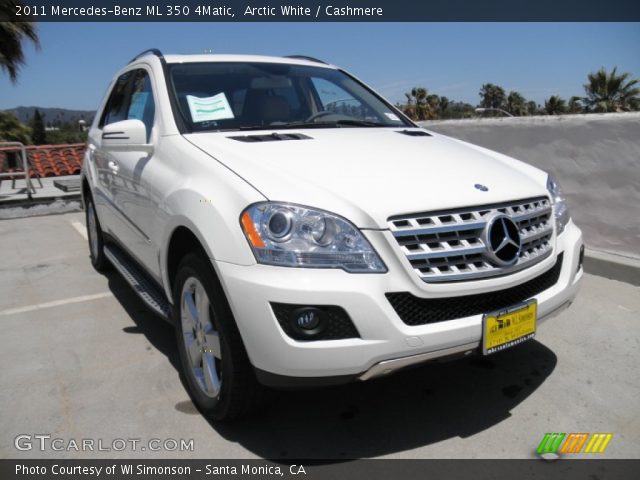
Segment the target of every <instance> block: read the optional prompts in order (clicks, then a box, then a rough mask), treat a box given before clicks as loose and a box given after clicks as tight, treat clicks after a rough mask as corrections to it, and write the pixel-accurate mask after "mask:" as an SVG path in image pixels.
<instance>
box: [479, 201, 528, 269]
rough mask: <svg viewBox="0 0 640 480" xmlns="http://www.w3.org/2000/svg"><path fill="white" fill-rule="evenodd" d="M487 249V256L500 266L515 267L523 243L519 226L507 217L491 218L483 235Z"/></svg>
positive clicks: (500, 215)
mask: <svg viewBox="0 0 640 480" xmlns="http://www.w3.org/2000/svg"><path fill="white" fill-rule="evenodd" d="M482 236H483V240H484V244H485V245H486V247H487V250H486V253H485V255H486V256H487V257H488V258H489V260H490V261H492V262H493V263H495V264H496V265H498V266H508V265H513V264H515V263H516V262H517V261H518V257H519V256H520V250H521V249H522V243H521V240H520V232H519V231H518V226H517V225H516V224H515V222H514V221H513V220H511V218H510V217H509V216H507V215H504V214H502V213H498V214H496V215H494V216H493V217H491V218H490V219H489V221H488V222H487V226H486V227H485V229H484V232H483V234H482Z"/></svg>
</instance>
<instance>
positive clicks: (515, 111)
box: [507, 91, 529, 117]
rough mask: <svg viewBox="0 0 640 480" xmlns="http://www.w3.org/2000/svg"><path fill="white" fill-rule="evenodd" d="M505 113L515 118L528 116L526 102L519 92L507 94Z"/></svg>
mask: <svg viewBox="0 0 640 480" xmlns="http://www.w3.org/2000/svg"><path fill="white" fill-rule="evenodd" d="M507 112H509V113H510V114H511V115H514V116H516V117H522V116H525V115H528V114H529V110H528V109H527V101H526V100H525V98H524V97H523V96H522V95H521V94H520V93H519V92H515V91H512V92H509V96H508V97H507Z"/></svg>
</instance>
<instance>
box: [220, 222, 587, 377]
mask: <svg viewBox="0 0 640 480" xmlns="http://www.w3.org/2000/svg"><path fill="white" fill-rule="evenodd" d="M366 235H367V238H368V239H369V241H370V242H371V243H372V244H373V245H374V247H375V248H376V250H377V251H378V252H379V253H380V255H381V256H382V258H383V260H384V261H385V263H386V264H387V266H388V267H389V272H388V273H386V274H349V273H346V272H344V271H342V270H330V269H307V268H284V267H272V266H266V265H253V266H240V265H235V264H230V263H225V262H216V268H217V270H218V273H219V275H220V279H221V280H222V283H223V286H224V288H225V292H226V294H227V298H228V299H229V303H230V305H231V309H232V311H233V313H234V315H235V318H236V322H237V324H238V327H239V330H240V333H241V335H242V338H243V340H244V343H245V346H246V349H247V353H248V355H249V359H250V361H251V363H252V364H253V366H254V367H255V368H256V369H257V370H258V371H259V373H260V375H259V378H260V379H261V380H262V381H263V382H265V383H269V384H278V385H282V384H286V383H287V382H286V381H282V380H283V379H287V378H291V379H292V380H293V379H296V378H297V379H300V383H302V384H313V380H317V381H318V382H317V383H320V384H323V383H341V382H342V381H348V380H350V379H353V378H360V379H362V380H366V379H369V378H373V377H376V376H379V375H383V374H386V373H389V372H391V371H395V370H397V369H398V368H402V367H404V366H407V365H410V364H414V363H418V362H422V361H426V360H430V359H434V358H439V357H444V356H450V355H453V354H460V353H464V352H468V351H473V350H475V349H476V348H477V347H478V346H479V344H480V341H481V331H482V315H473V316H469V317H465V318H457V319H454V320H448V321H443V322H438V323H430V324H426V325H418V326H410V325H407V324H405V323H404V322H403V321H402V320H401V319H400V318H399V317H398V315H397V314H396V311H395V310H394V309H393V307H392V306H391V304H390V303H389V301H388V300H387V298H386V297H385V293H387V292H398V291H405V292H410V293H411V294H413V295H415V296H417V297H422V298H442V297H455V296H464V295H468V294H470V293H473V294H479V293H487V294H489V295H490V294H491V293H490V292H492V291H497V290H502V289H506V288H509V287H512V286H515V285H518V284H521V283H523V282H525V281H528V280H531V279H532V278H535V277H536V276H538V275H540V274H542V273H544V272H545V271H547V270H549V269H550V268H551V267H552V266H553V265H554V263H555V260H556V258H557V255H559V254H560V253H563V259H562V269H561V272H560V276H559V278H558V281H557V283H556V284H555V285H554V286H553V287H551V288H549V289H547V290H545V291H543V292H541V293H540V294H538V295H536V296H535V297H534V298H536V300H537V301H538V316H539V323H540V322H542V321H543V320H545V319H546V318H548V317H549V316H550V315H551V314H553V313H554V312H556V311H558V310H559V309H561V308H563V307H565V306H567V305H568V304H570V302H571V301H572V300H573V298H574V297H575V295H576V293H577V291H578V286H579V282H580V280H581V277H582V269H581V268H578V265H579V257H580V248H581V246H582V233H581V231H580V229H578V228H577V227H576V226H575V225H574V224H573V222H570V223H569V224H568V225H567V226H566V228H565V231H564V232H563V233H562V234H561V235H560V236H558V237H557V239H556V248H555V252H554V254H553V255H552V256H551V257H550V258H549V259H547V260H545V261H543V262H541V263H540V264H538V265H535V266H533V267H531V268H529V269H527V270H525V271H521V272H517V273H515V274H513V275H509V276H506V277H500V278H496V279H486V280H479V281H473V282H464V283H458V284H448V285H430V284H426V283H424V282H422V281H421V280H419V279H418V278H417V276H416V275H412V274H413V272H411V271H408V270H407V269H406V267H405V266H404V265H403V264H402V262H401V258H400V257H399V256H398V255H397V254H396V252H394V251H393V247H392V245H393V244H392V243H391V242H389V239H388V238H387V237H386V235H388V232H382V231H367V232H366ZM271 302H279V303H290V304H299V305H337V306H340V307H342V308H343V309H344V310H345V311H346V312H347V313H348V314H349V316H350V318H351V320H352V321H353V323H354V324H355V326H356V328H357V330H358V332H359V334H360V338H348V339H341V340H318V341H298V340H293V339H292V338H290V337H289V336H287V335H286V334H285V333H284V331H283V330H282V328H281V327H280V325H279V324H278V321H277V319H276V317H275V315H274V313H273V310H272V308H271V305H270V303H271ZM506 306H508V305H505V307H506Z"/></svg>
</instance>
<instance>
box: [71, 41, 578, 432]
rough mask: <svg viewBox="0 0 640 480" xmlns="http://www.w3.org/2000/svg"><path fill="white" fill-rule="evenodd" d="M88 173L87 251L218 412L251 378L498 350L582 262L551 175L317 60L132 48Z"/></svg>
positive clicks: (311, 381) (531, 327) (231, 409)
mask: <svg viewBox="0 0 640 480" xmlns="http://www.w3.org/2000/svg"><path fill="white" fill-rule="evenodd" d="M82 185H83V189H82V192H83V198H84V204H85V207H86V216H87V229H88V236H89V247H90V252H91V261H92V263H93V265H94V266H95V267H96V268H97V269H98V270H102V269H104V268H106V267H108V266H113V267H115V268H116V269H117V270H118V271H119V272H120V273H121V274H122V275H123V276H124V278H125V279H126V280H127V281H128V282H129V283H131V284H132V285H133V286H134V288H135V291H136V292H137V293H138V294H139V295H140V296H141V298H142V299H143V300H144V301H145V302H146V303H147V304H148V305H149V306H150V307H151V308H152V309H153V310H155V311H156V312H157V313H158V314H159V315H160V316H162V317H165V318H166V319H168V320H170V321H171V322H172V323H173V324H174V325H175V328H176V337H177V342H178V346H179V352H180V360H181V364H182V370H183V374H184V377H185V379H186V384H187V385H188V388H189V391H190V392H189V393H190V394H191V397H192V398H193V400H194V402H195V403H196V404H197V405H198V407H199V408H200V409H201V410H203V411H204V412H206V413H207V414H209V415H210V416H212V417H213V418H215V419H231V418H234V417H238V416H240V415H243V414H244V413H246V412H247V411H248V410H249V408H250V407H251V406H252V405H253V404H254V402H255V399H256V398H258V397H259V393H260V391H261V390H262V387H263V385H268V386H296V385H297V386H311V385H326V384H336V383H341V382H347V381H355V380H360V381H362V380H369V379H372V378H375V377H378V376H381V375H387V374H388V373H390V372H394V371H395V370H397V369H400V368H403V367H406V366H409V365H412V364H416V363H420V362H424V361H427V360H430V359H435V358H439V357H445V356H453V355H460V354H467V353H473V352H478V353H479V354H485V355H487V354H491V353H493V352H496V351H499V350H502V349H504V348H507V347H511V346H513V345H516V344H518V343H520V342H523V341H525V340H527V339H530V338H531V337H533V335H534V334H535V332H536V329H537V328H538V326H539V324H540V322H541V321H542V320H543V319H545V318H548V317H549V316H550V315H551V314H552V313H554V312H557V311H558V310H559V309H561V308H562V307H565V306H567V305H569V304H570V303H571V301H572V300H573V298H574V296H575V295H576V292H577V289H578V284H579V282H580V279H581V277H582V267H581V265H582V256H583V244H582V234H581V231H580V230H579V229H578V227H576V226H575V225H574V224H573V222H572V221H571V218H570V216H569V212H568V210H567V206H566V203H565V199H564V198H563V194H562V192H561V190H560V187H559V186H558V183H557V182H556V180H555V179H554V178H553V177H552V176H551V175H549V174H547V173H545V172H543V171H541V170H538V169H537V168H534V167H532V166H529V165H527V164H524V163H522V162H519V161H517V160H514V159H512V158H509V157H507V156H505V155H501V154H498V153H496V152H492V151H490V150H487V149H484V148H480V147H477V146H474V145H470V144H468V143H465V142H462V141H459V140H455V139H453V138H448V137H445V136H443V135H438V134H435V133H432V132H429V131H427V130H424V129H422V128H420V127H418V126H417V125H416V124H414V123H413V122H411V121H410V120H409V119H408V118H407V117H405V116H404V115H403V114H402V112H400V111H399V110H398V109H397V108H395V107H394V106H393V105H391V104H390V103H389V102H387V101H386V100H384V99H383V98H382V97H380V96H379V95H378V94H377V93H375V92H374V91H373V90H372V89H371V88H369V87H367V86H366V85H364V84H363V83H361V82H360V81H359V80H357V79H356V78H355V77H353V76H352V75H350V74H349V73H347V72H345V71H344V70H342V69H340V68H338V67H335V66H333V65H328V64H325V63H323V62H321V61H319V60H315V59H313V58H309V57H301V56H294V57H283V58H280V57H261V56H243V55H166V56H163V55H162V54H161V53H160V52H159V51H157V50H150V51H147V52H144V53H142V54H140V55H139V56H137V57H136V58H134V59H133V60H132V61H131V62H130V63H129V64H128V65H127V66H126V67H125V68H123V69H122V70H121V71H120V72H118V73H117V74H116V75H115V77H114V78H113V81H112V82H111V85H110V86H109V89H108V93H107V95H106V97H105V99H104V100H103V102H102V104H101V105H100V107H99V109H98V113H97V115H96V117H95V120H94V122H93V125H92V126H91V129H90V132H89V140H88V148H87V153H86V157H85V161H84V167H83V170H82Z"/></svg>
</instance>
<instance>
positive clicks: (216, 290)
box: [173, 253, 238, 418]
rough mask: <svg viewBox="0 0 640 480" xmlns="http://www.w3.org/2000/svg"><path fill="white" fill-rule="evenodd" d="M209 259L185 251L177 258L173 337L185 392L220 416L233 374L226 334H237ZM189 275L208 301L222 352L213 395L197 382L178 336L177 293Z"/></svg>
mask: <svg viewBox="0 0 640 480" xmlns="http://www.w3.org/2000/svg"><path fill="white" fill-rule="evenodd" d="M210 261H211V260H209V259H208V258H206V257H204V256H202V255H198V254H193V253H192V254H188V255H186V256H185V257H184V259H183V260H182V261H181V262H180V265H179V266H178V269H177V274H176V280H175V282H174V288H173V301H174V308H173V322H174V325H175V330H176V339H177V342H178V351H179V353H180V366H181V373H182V376H183V377H184V379H185V380H186V383H187V385H188V387H189V394H190V395H191V398H192V400H193V401H194V403H195V404H196V406H197V407H198V408H200V409H201V410H202V411H204V412H205V413H207V414H209V415H211V416H212V417H214V418H218V417H224V416H225V414H226V411H227V410H228V408H229V403H230V398H229V392H230V389H231V387H232V386H233V383H234V381H235V378H234V369H235V365H234V357H235V356H236V355H237V354H238V352H234V351H233V350H232V349H231V347H230V344H229V337H230V335H234V334H237V331H234V327H235V325H233V324H232V323H231V322H233V318H232V317H231V313H230V311H229V308H228V306H227V304H226V299H225V297H224V292H223V291H222V287H221V286H220V284H219V282H218V281H217V279H216V277H215V275H214V274H213V273H212V269H213V267H212V266H209V265H208V263H209V262H210ZM189 277H195V278H197V279H198V280H199V281H200V282H201V283H202V286H203V287H204V289H205V291H206V292H207V296H208V297H209V303H210V305H211V309H212V311H213V318H212V322H213V324H214V327H215V328H216V330H217V331H218V335H219V338H220V349H221V353H222V360H221V361H222V364H221V375H222V378H221V380H222V383H221V388H220V393H219V394H218V396H217V397H215V398H212V397H209V396H207V395H206V394H205V393H204V392H203V391H202V390H201V388H200V386H199V385H198V383H197V381H196V379H195V377H194V375H193V372H192V370H191V367H190V361H189V356H188V354H187V351H186V347H185V345H184V340H183V337H182V324H181V318H180V308H181V298H180V297H181V294H182V288H183V286H184V283H185V282H186V280H187V279H188V278H189Z"/></svg>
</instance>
